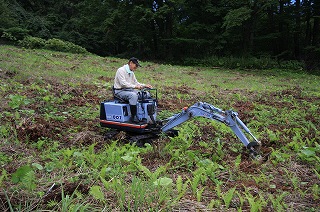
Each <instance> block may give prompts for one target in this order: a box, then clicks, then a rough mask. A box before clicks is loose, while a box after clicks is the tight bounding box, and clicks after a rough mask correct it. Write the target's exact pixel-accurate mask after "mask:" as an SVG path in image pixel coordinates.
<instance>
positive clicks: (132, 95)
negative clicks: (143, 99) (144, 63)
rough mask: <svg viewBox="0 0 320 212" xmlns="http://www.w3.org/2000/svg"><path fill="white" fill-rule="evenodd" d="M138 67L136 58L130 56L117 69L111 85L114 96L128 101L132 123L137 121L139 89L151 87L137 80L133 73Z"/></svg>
mask: <svg viewBox="0 0 320 212" xmlns="http://www.w3.org/2000/svg"><path fill="white" fill-rule="evenodd" d="M138 67H141V65H140V63H139V61H138V59H137V58H135V57H132V58H130V59H129V61H128V64H125V65H124V66H122V67H120V68H119V69H118V70H117V73H116V76H115V78H114V85H113V89H114V94H115V96H116V97H118V98H120V99H123V100H126V101H128V102H129V105H130V112H131V119H130V121H131V122H133V123H137V122H139V120H138V118H137V116H136V115H137V102H138V98H139V90H140V89H143V88H152V86H151V85H150V84H142V83H139V82H138V80H137V79H136V76H135V74H134V72H135V71H136V70H137V68H138Z"/></svg>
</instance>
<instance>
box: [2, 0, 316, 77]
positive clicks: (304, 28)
mask: <svg viewBox="0 0 320 212" xmlns="http://www.w3.org/2000/svg"><path fill="white" fill-rule="evenodd" d="M319 8H320V1H319V0H298V1H290V0H281V1H275V0H266V1H259V0H254V1H246V0H240V1H239V0H231V1H230V0H227V1H226V0H218V1H209V0H205V1H203V0H188V1H187V0H170V1H167V0H165V1H163V0H161V1H158V0H155V1H141V0H125V1H101V0H80V1H74V0H44V1H32V0H13V1H11V0H10V1H9V0H0V15H1V22H0V27H1V29H0V33H1V34H2V35H4V36H2V41H3V42H8V41H12V40H15V39H19V40H20V39H22V38H23V37H24V36H32V37H37V38H42V39H46V40H47V39H52V38H56V39H60V40H64V41H68V42H72V43H74V44H76V45H79V46H82V47H84V48H85V49H87V50H88V51H89V52H92V53H96V54H98V55H102V56H106V55H111V56H125V57H128V56H132V55H135V56H137V57H140V58H144V59H157V60H159V59H160V60H166V61H184V63H186V62H188V61H189V60H187V61H186V58H193V59H201V60H206V59H207V58H209V60H210V58H211V57H245V58H247V57H249V58H251V57H254V58H257V59H260V58H262V59H263V60H264V58H273V59H274V60H275V61H278V62H282V61H283V60H298V61H303V62H304V64H303V68H305V69H307V70H308V71H314V70H319V58H320V53H319V52H320V47H319V45H320V43H319V40H320V14H319V13H320V12H319V11H320V9H319ZM8 38H9V39H8ZM205 64H206V63H205ZM295 68H296V67H295Z"/></svg>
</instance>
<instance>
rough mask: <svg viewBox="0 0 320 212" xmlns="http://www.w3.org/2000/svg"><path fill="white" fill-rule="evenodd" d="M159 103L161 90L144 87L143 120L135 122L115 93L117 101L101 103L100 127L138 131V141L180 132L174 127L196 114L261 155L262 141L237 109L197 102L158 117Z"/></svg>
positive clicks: (141, 94) (140, 105)
mask: <svg viewBox="0 0 320 212" xmlns="http://www.w3.org/2000/svg"><path fill="white" fill-rule="evenodd" d="M113 91H114V90H113ZM157 103H158V93H157V89H142V90H140V92H139V101H138V104H137V118H138V119H139V122H138V123H132V122H131V121H130V117H131V114H130V105H129V103H128V102H126V101H125V100H123V99H121V98H119V97H117V96H116V95H115V94H114V92H113V100H106V101H103V102H101V104H100V126H101V127H107V128H112V129H116V130H118V131H124V132H128V133H131V134H134V135H135V136H133V139H132V140H133V141H136V142H137V141H139V140H140V139H146V138H154V137H159V136H160V134H163V133H165V134H168V135H177V133H178V131H177V130H175V129H174V127H176V126H178V125H180V124H182V123H184V122H186V121H188V120H189V119H191V118H193V117H204V118H207V119H211V120H215V121H218V122H221V123H223V124H225V125H227V126H228V127H230V129H231V130H232V131H233V132H234V133H235V135H236V136H237V137H238V138H239V139H240V141H241V142H242V143H243V145H244V146H245V147H246V148H247V149H248V150H249V153H250V156H252V157H257V156H258V149H259V147H260V145H261V143H260V142H259V141H258V140H257V139H256V138H255V137H254V136H253V134H252V133H251V132H250V130H249V129H248V127H247V126H246V125H245V124H244V123H243V122H242V121H241V120H240V118H239V117H238V113H237V112H234V111H232V110H226V111H223V110H221V109H219V108H217V107H215V106H213V105H211V104H208V103H205V102H197V103H195V104H194V105H192V106H190V107H185V108H183V109H182V111H181V112H180V113H177V114H175V115H173V116H171V117H169V118H166V119H164V120H157ZM246 135H248V137H247V136H246Z"/></svg>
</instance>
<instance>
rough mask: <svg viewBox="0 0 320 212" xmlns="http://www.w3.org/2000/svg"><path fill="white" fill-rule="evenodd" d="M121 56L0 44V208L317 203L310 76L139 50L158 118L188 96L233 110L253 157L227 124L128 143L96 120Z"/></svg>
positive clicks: (319, 134)
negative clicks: (149, 56) (255, 146)
mask: <svg viewBox="0 0 320 212" xmlns="http://www.w3.org/2000/svg"><path fill="white" fill-rule="evenodd" d="M126 62H127V60H126V59H120V58H115V57H99V56H96V55H92V54H71V53H64V52H57V51H49V50H30V49H25V48H16V47H13V46H7V45H4V46H2V47H1V48H0V82H1V87H0V99H1V108H0V112H1V113H0V123H1V124H0V141H1V142H0V167H1V168H0V188H1V189H0V211H21V212H22V211H61V212H69V211H250V212H259V211H277V212H278V211H319V210H320V206H319V200H320V195H319V194H320V184H319V182H320V142H319V138H320V131H319V129H320V115H319V114H320V85H319V80H320V77H319V76H314V75H311V74H306V73H303V72H290V71H287V70H285V69H264V70H250V71H248V70H245V71H244V70H239V69H222V68H217V67H201V66H193V67H191V66H174V65H166V64H159V63H153V62H147V61H141V63H142V65H143V67H141V68H139V69H138V70H137V71H136V75H137V77H138V79H139V80H140V81H141V82H150V83H151V84H152V85H153V86H154V87H156V88H158V95H159V99H158V100H159V101H158V109H159V112H158V119H161V120H163V119H166V118H168V117H170V116H172V115H173V114H175V113H177V112H180V111H181V109H182V108H183V107H185V106H191V105H193V104H194V103H196V102H199V101H202V102H208V103H210V104H213V105H215V106H216V107H219V108H221V109H223V110H228V109H232V110H234V111H237V112H239V118H241V120H242V121H244V123H246V125H247V126H248V127H249V129H250V130H251V132H252V133H253V134H254V135H255V136H256V137H257V138H258V139H259V140H260V141H261V143H262V146H261V151H260V155H261V157H262V158H261V160H252V159H251V158H250V157H249V154H248V150H247V149H246V148H245V147H244V145H243V144H242V143H241V142H240V141H239V140H238V139H237V138H236V136H235V135H234V133H232V131H231V130H230V128H229V127H228V126H226V125H224V124H222V123H219V122H215V121H212V120H208V119H205V118H200V117H199V118H195V119H190V120H189V121H188V122H185V123H183V124H182V125H180V126H179V127H177V128H176V129H178V130H179V135H178V136H176V137H173V138H170V137H168V136H161V137H160V138H158V139H157V140H153V141H152V142H150V143H151V145H147V146H146V147H145V148H138V147H137V146H136V145H134V144H129V143H128V142H127V140H126V133H124V132H119V133H117V134H115V136H113V137H109V136H108V135H109V134H108V133H110V132H111V130H108V129H103V128H101V127H100V126H99V105H100V102H101V101H103V100H105V99H111V98H112V92H111V85H112V84H113V79H114V74H115V70H116V69H117V68H118V67H120V66H122V65H123V64H124V63H126Z"/></svg>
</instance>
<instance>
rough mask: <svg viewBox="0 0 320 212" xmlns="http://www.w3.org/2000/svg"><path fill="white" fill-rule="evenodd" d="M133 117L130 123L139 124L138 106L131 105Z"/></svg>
mask: <svg viewBox="0 0 320 212" xmlns="http://www.w3.org/2000/svg"><path fill="white" fill-rule="evenodd" d="M130 111H131V117H130V122H132V123H136V124H137V123H139V122H140V121H139V119H138V117H137V105H130Z"/></svg>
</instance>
